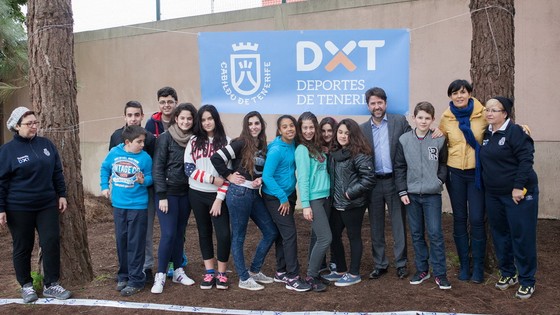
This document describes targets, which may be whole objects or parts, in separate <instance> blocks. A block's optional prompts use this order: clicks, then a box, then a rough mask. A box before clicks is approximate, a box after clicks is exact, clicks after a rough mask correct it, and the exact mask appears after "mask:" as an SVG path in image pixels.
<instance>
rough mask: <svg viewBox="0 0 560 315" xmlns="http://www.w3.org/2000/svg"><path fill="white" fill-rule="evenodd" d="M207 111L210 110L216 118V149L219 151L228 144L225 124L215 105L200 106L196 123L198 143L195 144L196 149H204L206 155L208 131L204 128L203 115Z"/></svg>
mask: <svg viewBox="0 0 560 315" xmlns="http://www.w3.org/2000/svg"><path fill="white" fill-rule="evenodd" d="M205 112H209V113H210V115H211V116H212V118H213V119H214V139H213V140H212V145H213V147H214V150H215V151H217V150H219V149H221V148H223V147H225V146H226V145H227V138H226V132H225V131H224V125H223V124H222V120H221V119H220V114H219V113H218V110H217V109H216V107H215V106H214V105H210V104H207V105H203V106H202V107H200V109H199V110H198V112H197V113H196V119H195V123H194V135H195V136H196V143H195V146H194V149H195V150H202V152H203V154H204V155H206V154H207V153H208V152H206V150H207V148H208V143H209V140H208V133H207V132H206V130H204V128H202V115H203V114H204V113H205Z"/></svg>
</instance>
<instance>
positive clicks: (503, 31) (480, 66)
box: [469, 0, 515, 271]
mask: <svg viewBox="0 0 560 315" xmlns="http://www.w3.org/2000/svg"><path fill="white" fill-rule="evenodd" d="M513 1H514V0H471V2H470V5H469V8H470V10H471V22H472V31H473V34H472V42H471V78H472V80H473V96H474V97H476V98H477V99H478V100H480V101H481V102H483V103H485V102H486V101H487V100H488V99H490V98H492V97H493V96H505V97H509V98H511V99H512V100H513V98H514V97H513V96H514V76H515V43H514V33H515V26H514V16H515V8H514V4H513ZM511 119H512V121H515V108H514V109H513V110H512V115H511ZM486 227H487V228H486V235H487V240H488V243H487V245H486V263H485V265H486V268H487V269H488V270H491V271H493V270H494V269H495V268H496V267H497V266H498V261H497V259H496V253H495V251H494V246H492V235H491V233H490V229H489V227H488V224H486Z"/></svg>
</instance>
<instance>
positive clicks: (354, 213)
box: [329, 119, 375, 286]
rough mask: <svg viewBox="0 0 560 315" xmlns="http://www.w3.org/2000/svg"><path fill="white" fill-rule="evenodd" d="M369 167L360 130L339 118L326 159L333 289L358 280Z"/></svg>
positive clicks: (371, 169)
mask: <svg viewBox="0 0 560 315" xmlns="http://www.w3.org/2000/svg"><path fill="white" fill-rule="evenodd" d="M373 165H374V164H373V155H372V152H371V147H370V146H369V145H368V143H367V140H366V138H365V137H364V135H363V134H362V132H361V130H360V127H359V126H358V124H357V123H356V122H355V121H354V120H352V119H343V120H342V121H341V122H340V123H339V124H338V126H337V127H336V130H335V140H334V141H333V143H332V148H331V154H330V158H329V171H330V172H329V173H330V176H331V197H332V200H333V204H332V206H333V209H332V214H331V215H332V216H333V217H332V220H331V225H332V226H331V230H332V234H333V240H332V244H333V251H334V255H335V261H336V263H337V271H338V274H335V273H332V274H330V275H329V278H332V279H329V280H331V281H336V282H335V285H336V286H349V285H353V284H356V283H359V282H360V281H361V278H360V263H361V259H362V252H363V244H362V238H361V231H362V222H363V218H364V213H365V211H366V205H367V202H368V199H367V198H368V196H369V192H370V191H371V189H372V188H373V187H374V185H375V173H374V167H373ZM344 228H346V230H347V233H348V239H349V241H350V269H348V268H347V265H346V257H345V254H344V246H343V244H342V231H343V230H344ZM336 276H338V279H336V278H337V277H336Z"/></svg>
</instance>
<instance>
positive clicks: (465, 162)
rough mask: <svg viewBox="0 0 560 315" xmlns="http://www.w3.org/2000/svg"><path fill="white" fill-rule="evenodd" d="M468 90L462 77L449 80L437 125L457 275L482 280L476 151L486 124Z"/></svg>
mask: <svg viewBox="0 0 560 315" xmlns="http://www.w3.org/2000/svg"><path fill="white" fill-rule="evenodd" d="M471 93H472V86H471V84H470V83H469V82H467V81H466V80H455V81H453V82H451V84H450V85H449V88H448V89H447V95H448V96H449V98H450V99H451V101H450V102H449V108H448V109H447V110H446V111H445V112H444V113H443V115H442V117H441V121H440V125H439V128H440V129H441V131H442V132H443V134H444V135H445V136H446V137H447V146H448V160H447V166H448V172H449V174H448V176H447V183H446V186H447V191H448V193H449V199H450V201H451V208H452V210H453V236H454V239H455V245H456V247H457V254H458V255H459V261H460V263H461V269H460V272H459V275H458V278H459V280H462V281H468V280H471V281H472V282H474V283H482V282H483V280H484V256H485V254H486V231H485V225H484V219H485V208H484V191H483V190H482V184H481V175H480V163H479V161H478V152H479V149H480V144H481V143H482V138H483V134H484V130H485V129H486V127H487V126H488V123H487V122H486V117H485V115H484V112H485V108H484V106H483V105H482V104H481V103H480V102H479V101H478V100H477V99H475V98H473V97H472V96H471ZM469 225H470V228H469ZM469 232H470V235H469ZM469 244H470V251H471V252H472V260H473V267H472V274H471V268H470V259H469Z"/></svg>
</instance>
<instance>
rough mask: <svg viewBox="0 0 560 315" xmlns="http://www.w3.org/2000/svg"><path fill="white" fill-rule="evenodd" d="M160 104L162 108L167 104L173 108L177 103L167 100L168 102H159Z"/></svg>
mask: <svg viewBox="0 0 560 315" xmlns="http://www.w3.org/2000/svg"><path fill="white" fill-rule="evenodd" d="M158 103H159V105H161V106H164V105H165V104H167V105H169V106H173V105H175V103H176V102H175V101H172V100H167V101H159V102H158Z"/></svg>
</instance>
